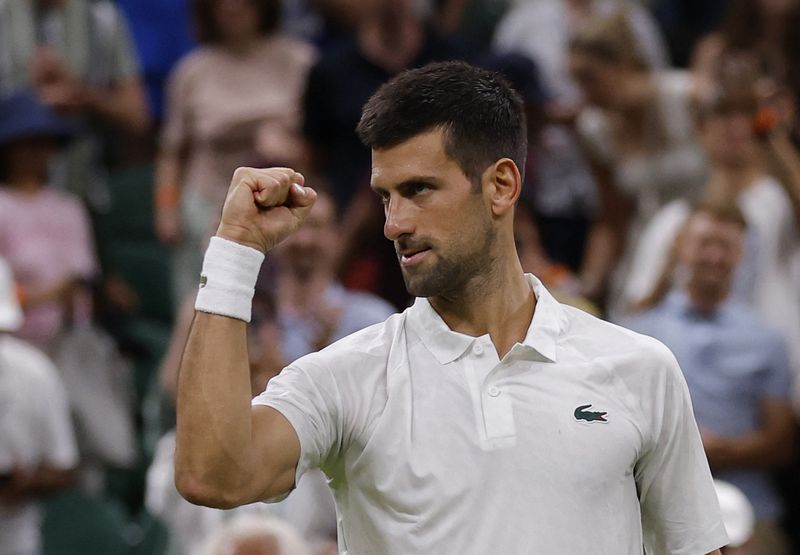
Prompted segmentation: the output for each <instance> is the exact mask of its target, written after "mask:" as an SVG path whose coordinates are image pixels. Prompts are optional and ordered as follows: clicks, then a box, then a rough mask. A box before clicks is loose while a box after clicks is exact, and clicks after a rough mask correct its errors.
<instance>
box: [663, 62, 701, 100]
mask: <svg viewBox="0 0 800 555" xmlns="http://www.w3.org/2000/svg"><path fill="white" fill-rule="evenodd" d="M656 86H657V87H658V90H659V92H660V93H661V95H662V96H665V97H667V98H676V99H681V100H687V101H688V100H692V99H693V98H694V94H695V81H694V79H693V78H692V74H691V73H689V72H688V71H686V70H683V69H671V70H667V71H661V72H659V73H658V74H657V76H656Z"/></svg>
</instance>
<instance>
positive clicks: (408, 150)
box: [370, 129, 461, 190]
mask: <svg viewBox="0 0 800 555" xmlns="http://www.w3.org/2000/svg"><path fill="white" fill-rule="evenodd" d="M444 139H445V134H444V131H442V130H441V129H433V130H431V131H425V132H424V133H420V134H419V135H415V136H414V137H412V138H410V139H408V140H407V141H405V142H403V143H400V144H399V145H397V146H393V147H390V148H385V149H375V150H373V151H372V176H371V179H370V185H371V186H372V188H373V189H383V190H386V189H390V188H392V187H394V186H396V185H398V184H400V183H403V182H407V181H411V180H438V179H443V178H444V176H446V175H449V174H451V172H454V171H455V172H458V173H461V168H460V166H459V165H458V164H457V163H456V161H455V160H453V159H452V158H450V157H449V156H448V155H447V153H446V152H445V149H444Z"/></svg>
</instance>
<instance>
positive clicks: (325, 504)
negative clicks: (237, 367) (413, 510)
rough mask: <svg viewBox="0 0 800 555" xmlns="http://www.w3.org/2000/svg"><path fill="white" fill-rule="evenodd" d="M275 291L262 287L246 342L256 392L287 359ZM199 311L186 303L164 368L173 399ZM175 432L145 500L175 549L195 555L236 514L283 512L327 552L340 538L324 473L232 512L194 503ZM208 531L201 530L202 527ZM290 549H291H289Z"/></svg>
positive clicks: (156, 463) (152, 472)
mask: <svg viewBox="0 0 800 555" xmlns="http://www.w3.org/2000/svg"><path fill="white" fill-rule="evenodd" d="M275 310H276V309H275V307H274V305H273V302H272V300H271V296H270V295H267V294H265V293H264V292H263V290H259V291H257V292H256V295H255V298H254V305H253V321H252V323H251V325H249V326H248V328H247V331H248V334H247V344H248V356H249V357H250V372H251V375H250V377H251V392H252V395H254V396H255V395H257V394H259V393H261V392H262V391H263V390H264V388H265V386H266V383H267V382H268V381H269V379H270V378H272V377H273V376H275V375H276V374H277V373H278V372H280V370H281V368H282V367H283V366H284V365H285V364H286V363H285V360H286V359H285V358H284V356H283V335H282V333H281V330H280V328H279V325H278V322H277V321H276V319H275V318H276V313H275ZM193 315H194V310H193V299H192V303H188V304H187V305H186V310H184V311H181V315H180V318H179V320H178V321H177V322H176V327H175V331H174V333H173V337H172V340H171V344H170V348H169V351H168V353H167V355H166V357H165V360H164V362H163V363H162V367H161V380H162V385H163V386H164V389H165V390H166V391H167V393H168V394H169V395H170V396H171V397H172V400H173V401H174V396H175V387H176V381H177V367H178V365H179V363H180V356H181V351H182V348H183V345H184V344H185V343H186V336H187V334H188V332H189V325H190V324H191V319H192V317H193ZM174 461H175V434H174V432H172V431H171V432H169V433H167V434H165V435H164V437H162V438H161V440H160V441H159V443H158V446H157V448H156V453H155V456H154V458H153V463H152V465H151V466H150V469H149V470H148V473H147V491H146V497H145V503H146V506H147V509H148V511H150V512H151V513H152V514H154V515H157V516H159V517H160V518H161V519H162V520H164V522H165V523H166V524H167V525H168V526H169V528H170V532H171V537H172V544H173V549H174V550H175V551H176V552H177V553H182V554H186V555H193V554H194V553H199V552H200V551H201V548H202V545H203V543H204V538H205V536H206V535H208V534H209V533H211V532H212V531H215V530H217V529H219V528H220V527H222V526H223V525H224V523H225V522H226V521H228V520H230V519H231V518H232V517H236V516H237V515H242V514H244V515H256V516H258V517H260V518H265V517H268V516H273V517H275V516H280V517H281V518H284V519H286V520H288V521H289V522H290V523H291V524H292V525H293V526H294V527H295V528H296V530H298V532H299V533H301V534H302V536H303V537H304V538H305V540H306V541H307V542H308V543H309V545H311V546H312V547H313V549H314V553H322V552H323V551H324V550H325V549H327V548H329V547H330V545H331V544H333V543H334V542H335V541H336V514H335V507H334V504H333V496H332V494H331V492H330V489H329V488H328V485H327V483H326V481H325V477H324V476H323V475H322V473H321V472H318V471H317V472H313V473H309V474H308V475H304V476H303V478H302V479H301V480H300V482H299V483H298V484H297V487H296V488H295V490H294V491H293V492H292V494H291V495H290V496H289V497H288V498H287V499H286V500H284V501H282V502H280V503H278V504H272V505H266V504H263V503H255V504H252V505H247V506H244V507H239V508H237V509H233V510H231V511H222V510H218V509H210V508H208V507H200V506H196V505H192V504H191V503H189V502H188V501H186V500H184V499H183V498H182V497H181V496H180V494H179V493H178V491H177V489H175V478H174V465H175V463H174ZM201 531H202V532H203V533H198V532H201ZM290 553H291V552H290Z"/></svg>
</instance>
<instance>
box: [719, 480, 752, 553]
mask: <svg viewBox="0 0 800 555" xmlns="http://www.w3.org/2000/svg"><path fill="white" fill-rule="evenodd" d="M714 487H715V488H716V490H717V497H718V498H719V507H720V509H722V522H723V523H724V524H725V531H727V532H728V538H729V539H730V543H728V545H729V546H730V547H740V546H741V545H744V544H745V543H746V542H747V540H749V539H750V537H751V536H752V535H753V527H754V526H755V522H756V517H755V515H754V514H753V506H752V505H751V504H750V501H748V500H747V497H745V495H744V493H742V490H740V489H739V488H737V487H736V486H734V485H732V484H729V483H728V482H723V481H721V480H714Z"/></svg>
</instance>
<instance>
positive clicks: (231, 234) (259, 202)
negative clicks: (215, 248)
mask: <svg viewBox="0 0 800 555" xmlns="http://www.w3.org/2000/svg"><path fill="white" fill-rule="evenodd" d="M304 184H305V179H304V178H303V175H302V174H300V173H297V172H296V171H294V170H293V169H291V168H266V169H256V168H239V169H237V170H236V171H235V172H234V173H233V179H231V186H230V188H229V189H228V196H227V197H226V198H225V205H224V206H223V208H222V220H221V221H220V224H219V227H218V228H217V236H219V237H222V238H224V239H228V240H229V241H235V242H237V243H240V244H242V245H247V246H248V247H252V248H254V249H257V250H259V251H261V252H264V253H265V252H267V251H269V250H271V249H272V248H273V247H274V246H275V245H277V244H278V243H280V242H281V241H282V240H284V239H285V238H286V237H288V236H289V235H290V234H291V233H293V232H294V231H295V230H296V229H297V228H298V227H300V224H301V223H303V220H305V219H306V216H307V215H308V212H309V211H310V210H311V206H313V204H314V201H315V200H316V199H317V193H316V192H315V191H314V190H313V189H311V188H310V187H305V186H304Z"/></svg>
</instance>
